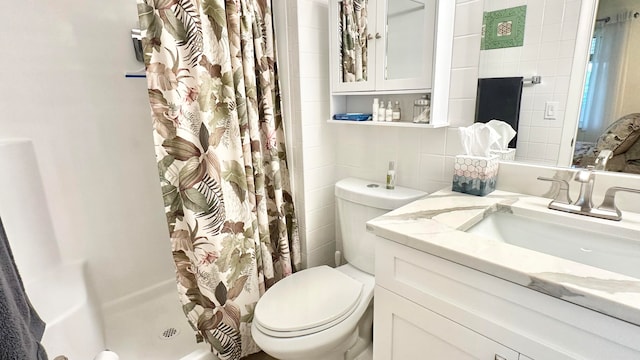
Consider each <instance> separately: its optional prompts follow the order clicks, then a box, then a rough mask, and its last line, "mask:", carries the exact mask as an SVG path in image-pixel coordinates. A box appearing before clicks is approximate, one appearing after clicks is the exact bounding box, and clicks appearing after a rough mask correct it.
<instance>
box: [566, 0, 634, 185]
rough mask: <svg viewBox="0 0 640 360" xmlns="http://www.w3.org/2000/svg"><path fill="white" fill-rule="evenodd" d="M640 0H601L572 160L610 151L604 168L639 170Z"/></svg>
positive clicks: (583, 161) (580, 162) (587, 160)
mask: <svg viewBox="0 0 640 360" xmlns="http://www.w3.org/2000/svg"><path fill="white" fill-rule="evenodd" d="M638 10H640V1H638V0H617V1H612V0H609V1H600V3H599V5H598V12H597V15H596V21H595V27H594V31H593V37H592V39H591V47H590V51H589V61H588V63H587V71H586V80H585V87H584V94H583V98H582V104H581V111H580V117H579V123H578V130H577V136H576V140H577V141H576V146H575V150H574V156H573V165H575V166H579V167H584V166H589V165H593V163H594V160H595V158H596V157H597V155H598V153H600V152H601V151H602V150H611V151H613V152H614V156H613V158H612V159H611V160H609V162H608V166H607V170H610V171H620V172H627V173H636V174H638V173H640V141H637V139H638V138H640V114H638V113H640V104H638V93H639V92H640V71H639V70H638V69H637V68H636V67H635V63H636V61H635V59H638V56H640V47H638V46H637V44H638V43H639V42H640V18H639V17H640V12H638Z"/></svg>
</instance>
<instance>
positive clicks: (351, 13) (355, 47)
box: [338, 0, 368, 82]
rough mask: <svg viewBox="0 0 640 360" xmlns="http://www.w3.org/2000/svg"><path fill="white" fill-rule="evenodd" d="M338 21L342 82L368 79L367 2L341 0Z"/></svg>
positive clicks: (361, 0)
mask: <svg viewBox="0 0 640 360" xmlns="http://www.w3.org/2000/svg"><path fill="white" fill-rule="evenodd" d="M339 11H340V21H339V31H338V34H342V38H341V39H339V44H338V46H339V49H341V51H342V61H341V63H340V66H341V73H342V81H343V82H356V81H366V80H367V79H368V67H367V63H368V61H367V45H368V44H367V42H368V39H367V0H343V1H341V2H339Z"/></svg>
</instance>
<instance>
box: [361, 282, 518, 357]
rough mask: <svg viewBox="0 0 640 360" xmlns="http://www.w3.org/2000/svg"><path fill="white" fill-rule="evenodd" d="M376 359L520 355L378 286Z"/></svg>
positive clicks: (375, 332)
mask: <svg viewBox="0 0 640 360" xmlns="http://www.w3.org/2000/svg"><path fill="white" fill-rule="evenodd" d="M374 301H375V304H374V318H375V326H374V328H373V330H374V335H373V343H374V347H373V359H374V360H406V359H455V360H471V359H477V360H494V359H504V360H518V353H517V352H516V351H514V350H512V349H510V348H508V347H505V346H503V345H501V344H499V343H497V342H495V341H492V340H491V339H488V338H486V337H484V336H482V335H480V334H478V333H476V332H474V331H472V330H470V329H468V328H466V327H464V326H462V325H460V324H458V323H456V322H453V321H451V320H449V319H447V318H445V317H443V316H441V315H438V314H437V313H435V312H432V311H431V310H428V309H426V308H423V307H421V306H419V305H417V304H416V303H414V302H412V301H409V300H407V299H405V298H403V297H401V296H399V295H396V294H395V293H392V292H390V291H388V290H386V289H384V288H382V287H380V286H376V289H375V295H374Z"/></svg>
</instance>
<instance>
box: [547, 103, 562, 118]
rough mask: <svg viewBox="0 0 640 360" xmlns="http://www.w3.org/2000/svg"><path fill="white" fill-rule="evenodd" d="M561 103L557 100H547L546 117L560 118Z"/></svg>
mask: <svg viewBox="0 0 640 360" xmlns="http://www.w3.org/2000/svg"><path fill="white" fill-rule="evenodd" d="M559 105H560V104H559V103H558V102H557V101H547V102H546V103H545V104H544V118H545V119H547V120H556V119H557V118H558V106H559Z"/></svg>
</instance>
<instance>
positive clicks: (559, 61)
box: [479, 0, 580, 165]
mask: <svg viewBox="0 0 640 360" xmlns="http://www.w3.org/2000/svg"><path fill="white" fill-rule="evenodd" d="M519 5H527V18H526V23H525V38H524V46H522V47H515V48H506V49H493V50H483V51H481V54H480V64H481V65H480V70H479V74H480V77H501V76H524V77H529V76H532V75H540V76H542V84H539V85H535V86H525V87H524V88H523V92H522V104H521V109H520V126H519V129H518V144H517V148H518V150H517V152H516V159H517V160H524V161H534V162H536V163H541V164H549V165H555V164H556V163H557V161H558V153H559V152H554V151H556V150H557V149H559V147H560V142H561V139H562V127H563V124H564V109H565V106H566V102H567V94H568V91H569V76H570V75H571V65H572V61H573V49H574V46H575V39H576V35H577V24H578V14H579V8H580V0H519V1H517V4H516V2H513V1H512V2H508V3H507V4H505V2H504V1H501V0H485V8H484V9H485V11H494V10H498V9H502V8H508V7H513V6H519ZM548 101H557V102H558V103H559V107H558V110H559V111H558V118H557V119H556V120H545V119H544V109H545V103H546V102H548ZM554 154H555V155H554Z"/></svg>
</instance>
